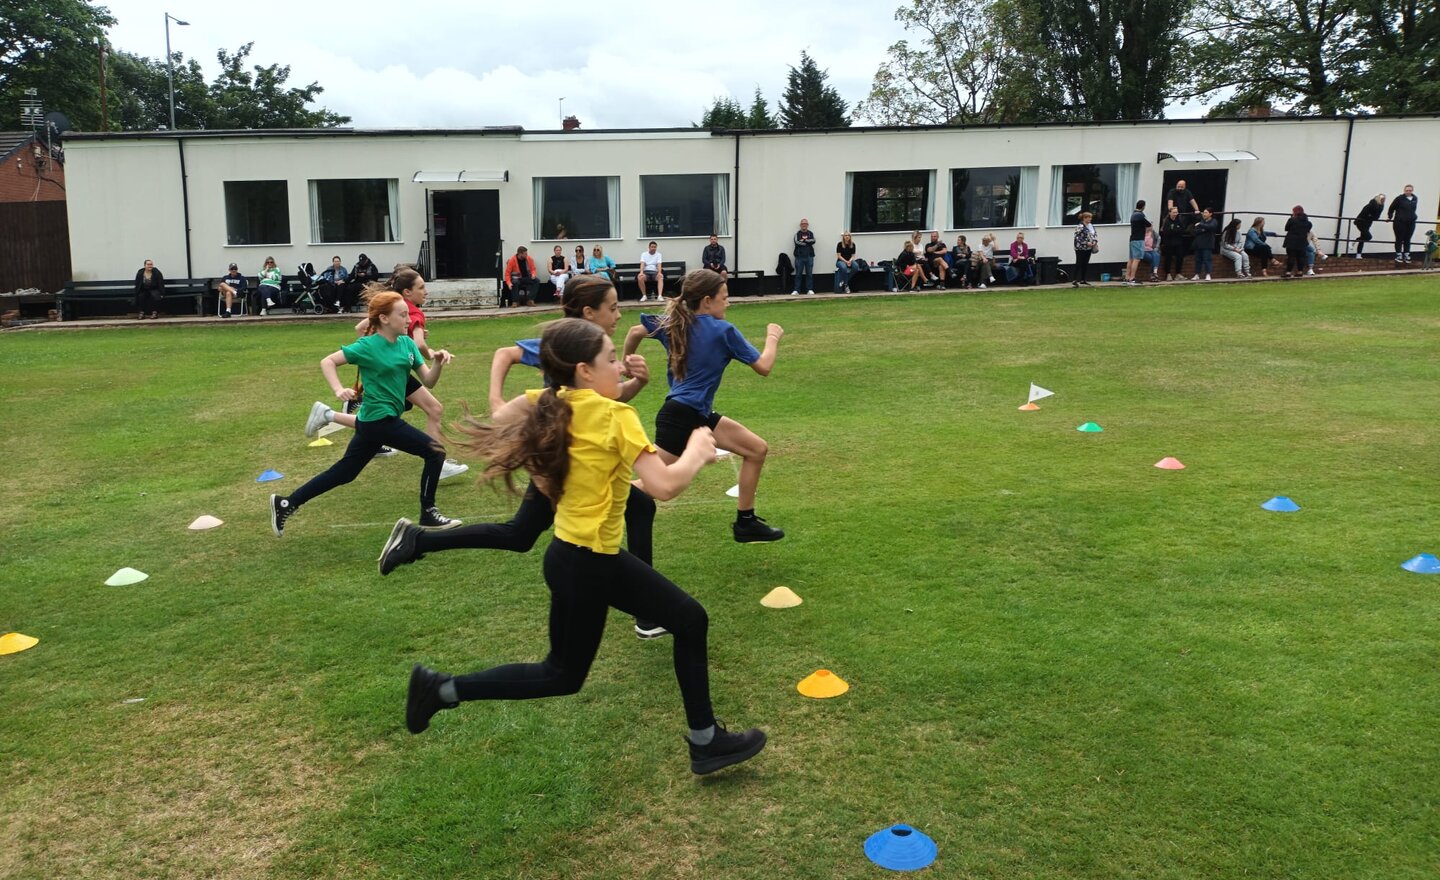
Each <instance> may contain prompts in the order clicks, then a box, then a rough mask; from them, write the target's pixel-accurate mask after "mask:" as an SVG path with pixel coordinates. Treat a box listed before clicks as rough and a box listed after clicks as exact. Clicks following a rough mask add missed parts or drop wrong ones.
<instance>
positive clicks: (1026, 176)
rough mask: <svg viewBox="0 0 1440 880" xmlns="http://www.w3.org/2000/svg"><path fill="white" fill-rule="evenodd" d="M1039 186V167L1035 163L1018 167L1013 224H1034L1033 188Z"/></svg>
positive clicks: (1034, 194)
mask: <svg viewBox="0 0 1440 880" xmlns="http://www.w3.org/2000/svg"><path fill="white" fill-rule="evenodd" d="M1039 186H1040V168H1039V166H1036V165H1030V166H1026V167H1024V168H1021V169H1020V192H1018V193H1016V194H1015V225H1016V226H1034V225H1035V196H1036V192H1035V190H1036V189H1037V188H1038V187H1039Z"/></svg>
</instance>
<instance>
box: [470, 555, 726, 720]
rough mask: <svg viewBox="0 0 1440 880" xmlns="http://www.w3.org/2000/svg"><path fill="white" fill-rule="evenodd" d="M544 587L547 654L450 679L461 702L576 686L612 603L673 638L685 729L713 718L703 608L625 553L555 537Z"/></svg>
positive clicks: (568, 690)
mask: <svg viewBox="0 0 1440 880" xmlns="http://www.w3.org/2000/svg"><path fill="white" fill-rule="evenodd" d="M545 583H546V585H547V586H549V587H550V653H548V654H546V655H545V659H544V660H542V661H540V662H539V663H511V664H507V665H505V666H495V667H492V668H490V669H486V670H484V671H482V672H472V673H469V674H467V675H461V676H457V677H456V678H455V693H456V695H457V696H458V697H459V698H460V699H461V700H462V701H464V700H531V699H536V698H539V697H560V696H564V695H566V694H574V693H578V692H579V691H580V687H581V686H582V685H584V684H585V678H586V677H587V676H588V675H589V674H590V664H591V663H592V662H593V661H594V660H595V653H596V652H597V651H599V650H600V637H601V635H603V634H604V632H605V617H606V615H607V614H608V612H609V610H610V608H612V607H614V608H618V609H620V610H621V611H623V612H625V613H627V614H633V615H635V616H636V617H639V618H644V619H646V620H653V621H655V622H657V623H659V624H660V625H661V626H663V627H665V628H666V629H667V630H669V631H670V632H671V634H672V635H674V637H675V644H674V657H675V680H676V681H677V682H679V684H680V697H681V699H682V700H683V701H684V703H685V720H686V723H688V724H689V726H690V729H691V730H704V729H705V728H707V727H709V726H710V725H712V724H714V723H715V713H714V711H713V710H712V709H711V706H710V668H709V664H708V662H707V660H706V647H705V641H706V634H707V633H708V631H709V628H710V620H709V617H708V616H706V614H705V608H704V607H703V606H701V604H700V603H699V602H697V601H695V599H694V598H693V597H691V596H690V595H689V594H688V593H686V592H685V591H684V590H682V589H680V588H679V587H677V586H675V585H674V584H673V583H671V582H670V581H669V580H668V579H667V578H666V577H665V576H664V575H662V574H660V572H658V571H656V570H655V569H653V568H651V567H650V566H648V565H646V564H645V563H643V562H641V561H640V560H638V559H636V558H635V557H634V556H632V555H630V554H629V553H627V552H626V551H624V550H621V551H620V552H619V553H616V554H614V555H609V554H604V553H595V552H593V551H591V550H589V549H587V548H584V547H577V546H576V545H574V544H571V543H569V542H567V541H562V540H560V539H559V538H555V539H554V540H552V541H551V542H550V547H549V549H547V550H546V551H545Z"/></svg>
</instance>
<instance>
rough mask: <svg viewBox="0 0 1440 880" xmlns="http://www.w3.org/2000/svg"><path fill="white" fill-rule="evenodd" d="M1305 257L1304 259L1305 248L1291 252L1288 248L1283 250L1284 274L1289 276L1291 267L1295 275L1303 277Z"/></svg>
mask: <svg viewBox="0 0 1440 880" xmlns="http://www.w3.org/2000/svg"><path fill="white" fill-rule="evenodd" d="M1305 257H1306V253H1305V248H1304V247H1302V248H1300V250H1298V251H1292V250H1290V249H1289V248H1286V249H1285V272H1286V274H1289V272H1290V268H1291V267H1292V266H1293V267H1294V268H1295V274H1296V275H1304V274H1305V262H1306V260H1305Z"/></svg>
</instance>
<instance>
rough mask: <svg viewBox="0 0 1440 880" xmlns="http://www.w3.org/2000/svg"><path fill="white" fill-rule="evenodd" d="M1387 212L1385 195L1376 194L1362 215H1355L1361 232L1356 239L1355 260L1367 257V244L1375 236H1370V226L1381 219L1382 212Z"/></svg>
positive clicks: (1361, 212) (1367, 203)
mask: <svg viewBox="0 0 1440 880" xmlns="http://www.w3.org/2000/svg"><path fill="white" fill-rule="evenodd" d="M1384 210H1385V194H1384V193H1376V194H1375V198H1373V199H1371V200H1370V201H1368V202H1366V203H1365V207H1363V208H1361V209H1360V213H1359V214H1356V215H1355V228H1356V229H1358V230H1360V235H1359V237H1358V238H1356V239H1355V259H1357V260H1359V259H1362V258H1363V257H1364V256H1365V242H1367V241H1370V240H1371V239H1373V238H1374V237H1375V236H1373V235H1371V234H1370V224H1372V223H1374V222H1375V221H1376V220H1379V219H1380V212H1381V211H1384Z"/></svg>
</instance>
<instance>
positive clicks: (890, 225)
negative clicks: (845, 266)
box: [850, 171, 930, 232]
mask: <svg viewBox="0 0 1440 880" xmlns="http://www.w3.org/2000/svg"><path fill="white" fill-rule="evenodd" d="M850 192H851V204H850V231H852V232H897V231H901V230H913V229H921V228H924V227H925V226H926V225H927V224H926V222H925V211H926V209H927V208H928V207H929V205H930V172H929V171H857V172H855V174H854V175H853V176H852V178H851V188H850Z"/></svg>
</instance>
